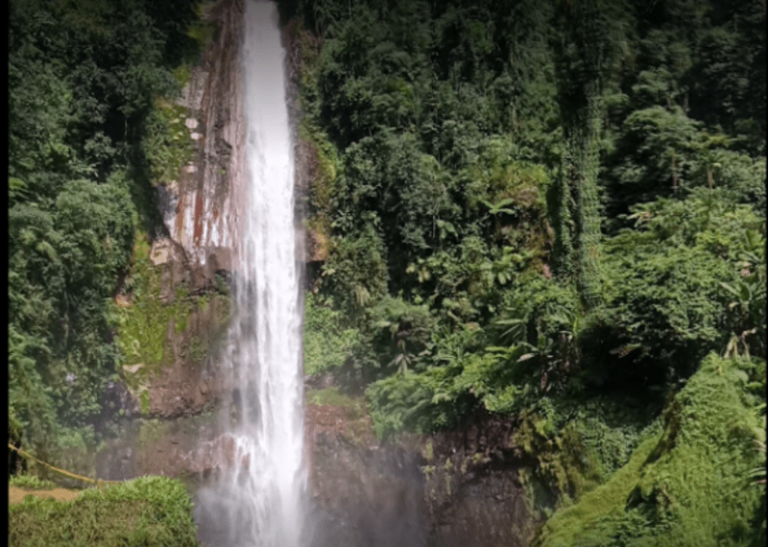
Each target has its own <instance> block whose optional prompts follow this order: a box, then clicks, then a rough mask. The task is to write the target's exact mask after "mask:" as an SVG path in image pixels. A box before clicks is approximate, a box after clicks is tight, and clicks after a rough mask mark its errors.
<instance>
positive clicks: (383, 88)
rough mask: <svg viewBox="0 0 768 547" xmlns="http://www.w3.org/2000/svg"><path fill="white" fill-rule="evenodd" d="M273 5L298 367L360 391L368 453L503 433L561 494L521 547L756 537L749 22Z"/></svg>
mask: <svg viewBox="0 0 768 547" xmlns="http://www.w3.org/2000/svg"><path fill="white" fill-rule="evenodd" d="M282 10H283V16H284V18H285V19H286V20H287V19H289V18H291V17H297V18H298V19H299V20H300V28H299V31H298V32H299V34H300V37H301V40H302V50H301V54H302V63H303V64H302V71H301V90H300V91H301V106H302V109H303V119H302V122H301V126H300V128H299V131H300V135H301V136H302V138H304V139H306V140H308V141H309V142H311V143H312V146H313V149H314V152H315V154H316V157H315V165H314V168H315V169H316V172H317V176H316V178H315V186H314V187H313V188H312V189H311V191H310V196H309V205H310V210H311V216H310V218H309V220H308V226H309V229H310V231H311V237H312V240H313V242H314V243H315V245H316V247H317V248H318V249H319V250H318V254H319V256H320V259H321V260H320V261H318V263H317V264H316V265H315V266H316V268H315V270H313V271H312V272H311V274H312V275H310V279H311V287H310V291H309V293H308V296H307V303H306V311H305V316H306V317H305V367H306V369H307V372H310V373H316V372H319V371H331V372H332V373H333V374H334V375H335V376H336V377H337V379H339V380H340V381H342V382H344V383H345V384H346V385H347V387H348V388H349V389H353V390H354V389H357V390H365V394H366V396H367V398H368V400H369V403H370V407H371V412H372V417H373V419H374V425H375V427H376V430H377V434H378V435H379V436H380V437H390V436H393V435H397V434H398V433H400V432H403V431H413V432H420V433H429V432H432V431H436V430H438V429H441V428H446V427H449V428H450V427H460V426H461V423H462V420H463V419H465V418H466V417H468V416H470V415H472V414H473V413H476V412H478V411H485V412H491V413H498V414H504V415H509V416H510V417H515V419H517V420H519V424H520V426H519V428H520V429H519V434H518V441H519V442H518V444H519V446H520V447H521V449H522V450H523V451H526V452H528V453H529V454H530V455H532V456H534V457H536V458H537V459H538V461H539V464H538V466H537V469H536V470H535V472H534V473H533V475H534V476H533V477H530V481H531V482H530V484H531V485H533V484H534V483H537V484H541V483H542V482H543V483H546V484H547V485H549V486H550V487H551V488H552V489H553V490H554V491H556V492H557V494H558V496H559V501H558V502H557V503H556V504H554V505H550V506H549V507H543V506H542V508H541V510H542V512H543V513H544V514H545V515H548V514H550V513H551V511H552V510H553V509H555V508H558V507H559V508H561V511H559V512H558V513H556V518H553V519H552V520H551V521H550V525H548V526H549V528H546V527H545V529H543V530H541V531H540V533H539V535H538V536H537V540H536V541H537V544H541V545H577V544H578V545H609V544H610V545H628V544H632V545H641V544H642V545H661V544H663V543H664V542H666V543H668V544H670V545H673V544H674V545H710V544H711V545H714V543H712V541H713V538H717V541H718V543H717V544H722V545H746V544H749V543H750V542H754V541H758V537H761V538H764V537H765V520H764V519H762V520H761V518H760V517H759V516H755V515H758V514H759V511H760V509H759V506H760V504H762V507H764V505H765V493H764V491H763V492H762V493H761V492H760V489H755V488H752V489H750V488H748V484H749V482H750V480H751V479H750V471H751V470H752V469H754V468H755V467H756V466H759V468H758V471H757V473H758V474H760V473H762V475H763V476H764V466H765V451H764V446H765V445H764V441H765V437H764V432H763V428H764V420H765V413H764V409H765V406H764V403H765V394H764V390H765V344H766V331H765V328H766V316H765V313H766V311H765V305H766V301H765V205H766V200H765V183H766V164H765V160H766V158H765V154H766V147H765V129H766V126H765V121H766V118H765V106H764V104H765V98H766V67H765V63H766V57H765V51H766V37H765V28H764V27H765V6H764V4H763V3H761V2H754V1H745V2H724V1H719V0H660V1H648V0H634V1H628V2H613V1H609V0H605V1H602V0H590V1H583V2H581V1H573V2H569V1H562V2H558V1H552V2H534V1H526V0H522V1H517V2H508V1H500V0H499V1H497V0H472V1H471V2H470V1H466V2H462V1H456V2H450V3H445V2H437V1H432V2H429V1H413V2H387V1H384V0H380V1H374V0H371V1H368V2H361V1H357V2H348V1H346V0H345V1H334V0H324V1H316V2H302V1H293V2H289V1H285V2H283V3H282ZM715 386H719V387H715ZM705 409H706V410H705ZM694 416H695V417H694ZM737 431H739V432H740V433H737ZM681 439H684V440H681ZM756 442H757V444H755V443H756ZM650 452H652V454H653V455H652V457H651V456H649V455H648V454H649V453H650ZM716 462H720V463H719V464H717V463H716ZM713 465H714V466H715V467H713ZM718 465H720V467H718ZM760 469H762V471H760ZM619 473H623V474H622V475H620V478H614V477H616V476H619ZM685 477H688V478H687V479H686V478H685ZM694 477H696V478H695V479H694ZM697 481H700V482H697ZM635 486H636V489H635V490H633V488H634V487H635ZM532 488H533V486H532ZM595 489H597V490H595ZM737 491H740V492H741V493H740V494H736V493H735V492H737ZM723 492H729V494H723ZM590 495H591V496H592V497H591V498H588V496H590ZM719 496H724V497H725V498H728V499H729V500H730V501H729V502H728V503H726V502H725V501H724V499H715V498H718V497H719ZM534 497H535V496H534ZM761 500H762V501H761ZM724 503H726V505H728V504H730V505H728V506H729V507H731V509H729V510H727V511H726V510H724V508H723V507H724V506H723V505H722V504H724ZM544 505H546V504H544ZM625 505H626V507H625ZM563 511H571V512H570V513H563ZM755 519H756V520H755ZM702 523H707V524H706V525H703V524H702ZM713 523H715V524H713ZM638 538H639V539H638ZM763 541H764V540H763ZM666 543H664V544H666Z"/></svg>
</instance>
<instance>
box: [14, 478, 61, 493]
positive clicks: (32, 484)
mask: <svg viewBox="0 0 768 547" xmlns="http://www.w3.org/2000/svg"><path fill="white" fill-rule="evenodd" d="M8 485H9V486H17V487H19V488H24V489H25V490H53V489H54V488H56V484H55V483H53V482H51V481H47V480H41V479H39V478H38V477H36V476H34V475H14V476H13V477H11V478H10V480H9V481H8Z"/></svg>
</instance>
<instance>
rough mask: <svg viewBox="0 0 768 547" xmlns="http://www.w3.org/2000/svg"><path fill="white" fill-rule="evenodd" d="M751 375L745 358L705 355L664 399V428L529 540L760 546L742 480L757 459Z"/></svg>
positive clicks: (753, 504)
mask: <svg viewBox="0 0 768 547" xmlns="http://www.w3.org/2000/svg"><path fill="white" fill-rule="evenodd" d="M747 378H748V375H747V373H746V372H745V370H744V368H743V366H742V362H741V361H739V360H722V359H720V358H719V357H717V356H716V355H710V356H708V357H707V358H706V359H705V360H704V361H703V362H702V364H701V368H700V370H699V371H698V372H697V373H696V374H695V375H694V376H693V377H692V378H691V379H690V381H689V382H688V384H687V385H686V387H685V388H684V389H683V390H682V391H681V392H680V393H679V394H678V395H676V396H675V398H674V399H673V400H672V401H671V402H670V403H669V405H668V406H667V409H666V410H665V412H664V415H663V431H662V432H661V434H659V435H653V436H652V437H650V438H648V439H647V440H645V441H644V442H642V443H641V444H640V446H639V447H638V449H637V450H636V451H635V453H634V454H633V455H632V458H631V459H630V461H629V463H627V465H626V466H624V467H623V468H622V469H620V470H619V471H617V472H616V474H615V475H614V476H613V477H612V478H611V479H610V480H609V481H608V483H606V484H605V485H603V486H600V487H598V488H597V489H595V490H594V491H592V492H590V493H588V494H586V495H585V496H584V497H583V498H582V499H581V500H580V501H579V502H578V503H577V504H575V505H573V506H572V507H567V508H563V509H561V510H560V511H558V512H557V513H555V515H554V516H553V517H552V518H551V519H549V520H548V521H547V522H546V523H545V524H544V525H543V527H542V528H541V529H540V531H539V533H538V534H537V538H536V539H535V540H534V543H533V544H534V545H537V546H556V545H563V546H565V545H569V546H570V545H584V546H586V545H605V544H611V545H617V546H621V545H706V544H709V543H711V542H712V541H716V542H718V544H721V545H745V546H746V545H757V544H758V543H757V541H759V534H760V530H759V528H758V527H756V526H755V525H754V524H755V523H754V522H753V519H754V518H755V517H757V511H758V510H759V502H760V492H759V491H758V489H756V488H747V487H746V486H747V482H748V470H749V469H750V468H752V467H754V465H755V463H756V461H757V458H758V455H757V453H756V451H755V450H754V433H753V429H754V428H755V427H756V426H757V424H756V423H755V413H754V412H752V409H753V408H754V407H755V405H756V400H755V398H754V396H750V395H748V394H747V393H746V392H745V389H744V388H745V384H746V382H747ZM760 518H762V517H760Z"/></svg>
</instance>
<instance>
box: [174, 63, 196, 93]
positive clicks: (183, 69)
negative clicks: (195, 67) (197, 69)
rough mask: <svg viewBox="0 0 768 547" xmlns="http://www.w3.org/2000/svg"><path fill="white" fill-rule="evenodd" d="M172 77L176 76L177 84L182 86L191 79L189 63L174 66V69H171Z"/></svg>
mask: <svg viewBox="0 0 768 547" xmlns="http://www.w3.org/2000/svg"><path fill="white" fill-rule="evenodd" d="M173 77H174V78H176V81H177V82H179V86H181V87H182V88H183V87H184V86H186V85H187V84H188V83H189V81H190V80H191V79H192V71H191V70H190V68H189V65H187V64H183V65H181V66H178V67H176V69H175V70H174V71H173Z"/></svg>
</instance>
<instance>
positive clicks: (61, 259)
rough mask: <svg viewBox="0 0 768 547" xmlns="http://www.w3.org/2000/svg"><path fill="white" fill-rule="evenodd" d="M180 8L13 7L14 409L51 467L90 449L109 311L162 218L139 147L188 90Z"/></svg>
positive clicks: (108, 348) (111, 368) (107, 358)
mask: <svg viewBox="0 0 768 547" xmlns="http://www.w3.org/2000/svg"><path fill="white" fill-rule="evenodd" d="M185 1H186V0H174V1H172V2H166V3H163V6H162V7H156V6H154V4H151V3H150V4H146V3H144V2H140V1H135V0H129V1H127V2H116V1H113V0H95V1H89V2H63V3H62V2H59V3H56V2H54V3H50V2H48V3H46V2H22V1H16V0H14V1H12V2H11V3H10V5H9V20H10V21H9V36H8V39H9V42H8V43H9V59H8V69H9V97H10V102H9V240H8V243H9V254H8V258H9V287H8V294H9V350H10V351H9V400H10V405H11V406H12V408H13V409H14V415H15V416H16V418H17V420H18V425H19V426H20V427H21V428H22V429H23V430H24V442H25V443H27V444H28V446H27V448H30V449H32V450H33V451H34V452H35V453H36V454H37V455H38V456H40V457H42V458H43V459H45V460H46V461H50V462H52V463H56V459H57V458H65V459H66V458H70V457H74V456H72V454H73V453H74V452H73V451H78V450H84V448H83V447H81V446H79V444H78V446H77V447H76V446H74V445H72V446H69V447H68V448H67V450H63V451H60V450H58V449H57V448H58V447H59V445H61V446H65V445H67V444H68V443H69V444H71V443H70V441H71V440H72V439H74V438H79V439H81V440H83V439H86V440H87V442H89V443H93V442H95V437H94V435H93V432H92V431H91V430H90V429H89V427H88V425H87V424H89V423H93V422H94V421H95V419H96V417H97V416H98V415H99V413H100V412H101V399H102V395H103V391H104V389H105V387H106V384H107V381H108V380H109V378H110V377H111V375H112V374H113V373H114V372H115V368H116V366H117V365H118V361H119V349H118V347H117V346H116V345H115V343H114V340H113V336H114V331H115V329H116V323H115V318H116V315H117V314H116V311H115V309H114V304H113V298H114V296H115V293H116V290H117V287H118V281H119V278H120V276H121V274H123V273H124V272H125V269H126V268H127V266H128V262H129V259H130V257H131V254H132V249H133V246H134V234H135V232H136V230H146V231H150V232H151V231H153V230H154V228H155V225H153V219H157V216H158V215H157V212H156V211H153V209H154V201H153V199H152V190H151V188H150V187H149V184H148V181H149V178H150V176H149V175H148V173H147V172H146V169H147V166H146V163H145V161H144V158H145V157H146V156H147V155H148V153H149V154H151V153H152V152H153V151H154V152H156V151H158V150H157V149H154V150H152V151H148V150H146V149H143V148H142V142H145V146H146V139H145V134H146V132H147V128H148V125H149V126H152V123H149V124H148V123H147V121H148V119H149V118H152V119H155V118H156V117H157V116H162V113H155V114H152V113H153V111H154V109H155V108H156V105H155V99H156V97H159V96H166V97H173V96H175V95H176V94H177V93H178V90H179V85H178V83H177V82H176V81H175V80H174V78H173V76H172V74H171V71H170V70H169V68H170V67H171V66H177V64H179V63H181V61H182V59H180V58H178V56H177V54H178V52H179V50H178V49H177V46H179V47H181V49H183V44H184V40H183V34H184V31H185V30H186V27H187V26H188V25H189V24H191V23H192V19H193V18H194V15H195V14H194V12H193V11H192V10H190V9H188V8H189V6H185V5H184V4H185ZM177 24H179V25H180V26H177ZM171 63H175V64H173V65H171ZM148 196H149V197H148ZM141 222H143V223H144V225H143V226H140V225H139V223H141ZM73 431H79V432H80V433H82V435H81V434H80V433H78V434H77V435H74V434H72V435H70V433H71V432H73ZM89 431H90V432H89ZM73 435H74V436H73ZM83 435H84V436H83ZM79 442H80V441H78V443H79ZM75 444H77V443H75Z"/></svg>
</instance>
